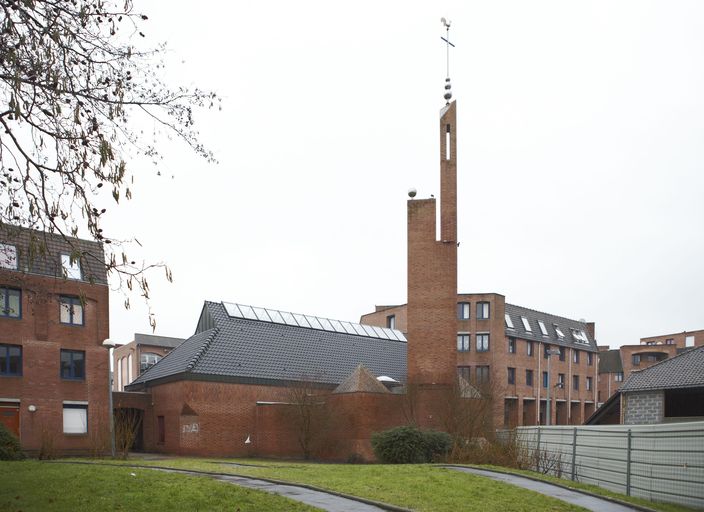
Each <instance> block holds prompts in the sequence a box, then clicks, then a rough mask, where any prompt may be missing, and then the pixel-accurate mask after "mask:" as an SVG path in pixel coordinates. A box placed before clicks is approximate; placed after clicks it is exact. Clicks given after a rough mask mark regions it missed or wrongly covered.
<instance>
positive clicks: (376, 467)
mask: <svg viewBox="0 0 704 512" xmlns="http://www.w3.org/2000/svg"><path fill="white" fill-rule="evenodd" d="M126 463H127V464H145V465H157V466H168V467H175V468H182V469H197V470H201V471H211V472H220V473H232V474H239V475H247V476H253V477H263V478H270V479H274V480H285V481H289V482H298V483H306V484H309V485H314V486H316V487H321V488H325V489H332V490H335V491H339V492H342V493H345V494H351V495H355V496H362V497H366V498H370V499H373V500H378V501H383V502H385V503H390V504H393V505H398V506H401V507H406V508H411V509H414V510H419V511H425V510H427V511H444V510H447V511H455V510H488V511H491V510H497V511H502V512H504V511H505V512H510V511H514V510H515V511H521V510H583V509H580V508H578V507H572V506H570V505H567V504H565V503H563V502H560V501H555V500H551V499H549V498H545V497H542V496H540V495H538V494H535V493H532V492H529V491H526V490H523V489H520V488H517V487H514V486H509V485H507V484H501V483H499V482H494V481H492V480H488V479H485V478H482V477H478V476H474V475H468V474H464V473H459V472H455V471H452V470H448V469H443V468H438V467H435V466H431V465H394V466H392V465H383V464H370V465H348V464H315V463H303V462H298V461H293V462H286V461H281V462H274V461H270V460H249V459H242V460H229V459H228V460H225V459H223V460H219V461H218V460H215V459H199V458H166V459H164V460H155V461H149V460H140V459H138V458H134V459H131V460H129V461H126ZM228 463H241V464H247V465H248V466H235V465H232V464H228ZM252 465H257V466H262V467H253V466H252ZM486 468H487V469H495V470H500V471H509V470H507V469H505V468H499V467H492V466H486ZM510 471H511V472H515V473H523V474H525V475H526V476H531V477H533V478H538V479H542V480H546V481H550V482H555V483H559V484H561V485H565V486H570V487H574V488H576V489H583V490H587V491H590V492H592V493H594V494H597V495H602V496H608V497H612V498H617V499H619V500H622V501H626V502H630V503H634V504H638V505H643V506H645V507H648V508H651V509H654V510H659V511H662V512H689V511H691V510H692V509H690V508H687V507H682V506H679V505H671V504H664V503H653V502H650V501H648V500H644V499H640V498H632V497H628V496H625V495H623V494H618V493H614V492H611V491H608V490H606V489H602V488H600V487H596V486H593V485H587V484H581V483H577V482H571V481H570V480H564V479H558V478H555V477H550V476H545V475H542V474H540V473H535V472H533V471H514V470H510Z"/></svg>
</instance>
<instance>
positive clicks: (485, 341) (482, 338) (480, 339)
mask: <svg viewBox="0 0 704 512" xmlns="http://www.w3.org/2000/svg"><path fill="white" fill-rule="evenodd" d="M476 338H477V352H486V351H488V350H489V334H488V333H483V334H477V335H476Z"/></svg>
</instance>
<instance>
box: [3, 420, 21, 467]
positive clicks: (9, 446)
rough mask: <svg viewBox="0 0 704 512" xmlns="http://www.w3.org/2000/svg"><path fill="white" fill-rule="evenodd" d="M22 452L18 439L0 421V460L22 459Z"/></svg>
mask: <svg viewBox="0 0 704 512" xmlns="http://www.w3.org/2000/svg"><path fill="white" fill-rule="evenodd" d="M22 459H24V453H23V452H22V448H20V441H19V440H18V439H17V438H16V437H15V436H14V435H12V432H10V431H9V430H8V429H7V428H6V427H5V425H3V424H2V423H0V460H22Z"/></svg>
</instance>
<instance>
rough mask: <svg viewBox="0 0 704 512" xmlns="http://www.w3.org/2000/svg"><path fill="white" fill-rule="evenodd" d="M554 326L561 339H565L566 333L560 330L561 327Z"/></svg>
mask: <svg viewBox="0 0 704 512" xmlns="http://www.w3.org/2000/svg"><path fill="white" fill-rule="evenodd" d="M552 326H553V327H554V328H555V332H556V333H557V335H558V336H559V337H560V338H564V337H565V333H564V332H562V329H560V327H559V326H558V325H557V324H552Z"/></svg>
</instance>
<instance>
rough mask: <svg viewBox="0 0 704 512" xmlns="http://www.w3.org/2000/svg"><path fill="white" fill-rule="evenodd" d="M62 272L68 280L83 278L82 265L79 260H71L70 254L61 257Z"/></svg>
mask: <svg viewBox="0 0 704 512" xmlns="http://www.w3.org/2000/svg"><path fill="white" fill-rule="evenodd" d="M61 270H62V271H63V274H64V277H65V278H66V279H80V278H81V263H80V261H78V260H77V259H73V258H71V256H70V255H68V254H62V255H61Z"/></svg>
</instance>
